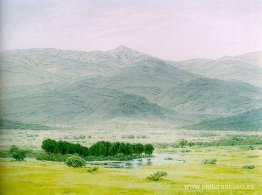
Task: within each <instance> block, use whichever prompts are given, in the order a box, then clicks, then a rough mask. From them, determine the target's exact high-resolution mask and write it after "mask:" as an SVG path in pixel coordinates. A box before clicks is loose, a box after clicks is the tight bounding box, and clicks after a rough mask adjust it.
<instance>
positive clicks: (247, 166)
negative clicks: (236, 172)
mask: <svg viewBox="0 0 262 195" xmlns="http://www.w3.org/2000/svg"><path fill="white" fill-rule="evenodd" d="M255 167H256V166H255V165H244V166H242V168H243V169H254V168H255Z"/></svg>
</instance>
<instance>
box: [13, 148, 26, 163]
mask: <svg viewBox="0 0 262 195" xmlns="http://www.w3.org/2000/svg"><path fill="white" fill-rule="evenodd" d="M12 157H13V158H14V159H15V160H17V161H21V160H24V159H25V157H26V153H25V151H24V150H17V151H15V152H14V153H13V154H12Z"/></svg>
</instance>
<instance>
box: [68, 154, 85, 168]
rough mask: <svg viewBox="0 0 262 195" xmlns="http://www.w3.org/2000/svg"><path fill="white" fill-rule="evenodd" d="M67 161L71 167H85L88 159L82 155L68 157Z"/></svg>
mask: <svg viewBox="0 0 262 195" xmlns="http://www.w3.org/2000/svg"><path fill="white" fill-rule="evenodd" d="M65 163H66V165H67V166H69V167H83V166H85V165H86V161H85V160H84V159H82V158H81V157H80V156H71V157H69V158H67V159H66V161H65Z"/></svg>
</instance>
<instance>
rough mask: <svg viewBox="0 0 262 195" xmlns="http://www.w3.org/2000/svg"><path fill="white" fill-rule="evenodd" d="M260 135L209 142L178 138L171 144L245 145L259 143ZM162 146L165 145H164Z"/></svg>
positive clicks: (187, 145) (260, 142)
mask: <svg viewBox="0 0 262 195" xmlns="http://www.w3.org/2000/svg"><path fill="white" fill-rule="evenodd" d="M261 144H262V136H253V135H250V136H234V137H229V138H226V139H219V140H214V141H211V142H191V141H187V140H185V139H181V140H178V141H177V142H175V143H174V144H172V145H171V146H172V147H174V148H184V147H191V146H204V147H206V146H245V145H261ZM160 147H161V146H160ZM162 147H167V145H164V146H162Z"/></svg>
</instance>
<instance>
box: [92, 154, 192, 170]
mask: <svg viewBox="0 0 262 195" xmlns="http://www.w3.org/2000/svg"><path fill="white" fill-rule="evenodd" d="M186 155H188V154H174V153H155V154H153V156H152V157H148V158H140V159H135V160H129V161H90V162H88V164H90V165H100V166H104V167H107V168H126V169H132V168H139V167H143V166H149V165H170V164H177V163H184V162H185V161H184V160H183V159H184V157H185V156H186Z"/></svg>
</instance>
